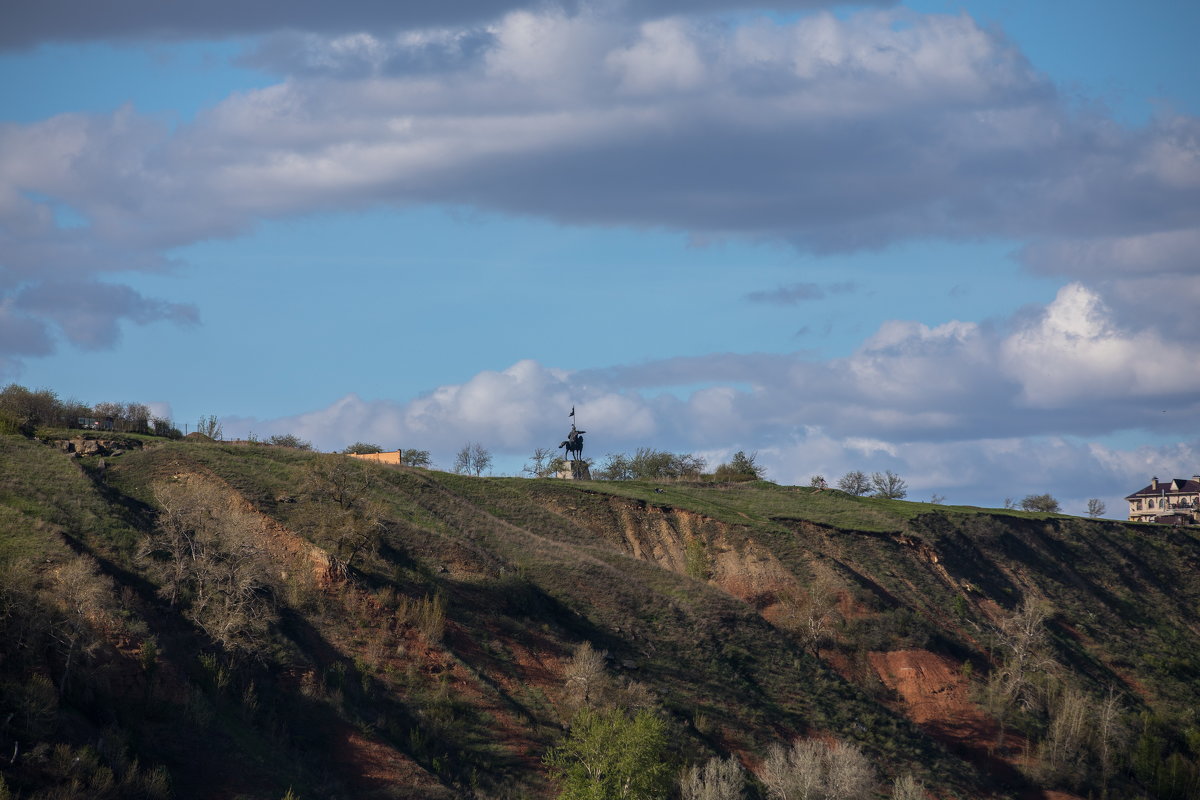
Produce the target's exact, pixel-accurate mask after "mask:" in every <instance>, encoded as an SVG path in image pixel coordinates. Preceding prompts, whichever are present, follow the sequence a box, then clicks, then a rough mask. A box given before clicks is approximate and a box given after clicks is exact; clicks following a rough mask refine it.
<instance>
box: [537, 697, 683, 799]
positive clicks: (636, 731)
mask: <svg viewBox="0 0 1200 800" xmlns="http://www.w3.org/2000/svg"><path fill="white" fill-rule="evenodd" d="M545 761H546V765H547V766H548V767H549V771H550V778H551V779H552V780H554V781H555V782H556V783H558V784H559V785H560V786H561V787H562V792H561V793H560V794H559V796H558V797H559V800H600V799H601V798H618V797H620V798H629V799H630V800H651V799H652V798H660V797H666V796H667V795H668V794H669V793H670V791H671V783H672V772H671V768H670V766H669V765H668V764H667V730H666V723H664V722H663V721H662V720H661V719H659V718H658V717H657V716H655V715H654V714H653V713H652V712H650V711H646V710H642V711H638V712H637V713H636V714H634V715H633V716H630V715H629V714H628V713H627V712H625V711H624V710H622V709H615V708H614V709H610V710H607V711H592V710H591V709H588V708H584V709H582V710H581V711H580V712H579V713H578V714H576V715H575V718H574V720H572V722H571V730H570V732H569V733H568V734H567V737H566V739H565V741H563V742H562V743H561V744H559V745H558V746H557V747H555V748H554V749H552V750H551V751H550V752H549V753H548V754H547V755H546V759H545Z"/></svg>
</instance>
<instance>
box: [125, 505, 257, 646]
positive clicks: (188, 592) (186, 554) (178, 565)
mask: <svg viewBox="0 0 1200 800" xmlns="http://www.w3.org/2000/svg"><path fill="white" fill-rule="evenodd" d="M155 496H156V499H157V500H158V502H159V505H160V508H161V512H160V514H159V518H158V522H157V525H156V529H155V533H154V534H153V535H152V536H151V537H150V539H149V540H148V541H147V542H146V543H145V544H144V545H143V547H142V548H141V552H140V553H139V555H140V556H141V558H142V559H144V560H145V561H147V562H148V564H149V568H150V569H151V571H152V572H158V574H159V576H160V579H162V580H163V584H164V585H163V588H162V590H161V593H162V594H163V596H164V597H167V598H169V599H170V600H171V602H172V603H178V604H179V605H182V606H184V608H185V612H184V613H185V615H186V616H187V617H188V618H189V619H190V620H192V622H194V623H195V624H196V625H197V626H198V627H199V628H200V629H201V630H203V631H204V632H205V633H206V634H208V636H209V637H210V638H211V639H212V640H213V641H215V642H217V643H219V644H220V645H222V646H223V647H225V648H226V649H227V650H229V651H231V652H239V653H243V654H248V655H254V654H256V653H258V652H259V648H261V647H262V646H263V642H264V641H265V639H266V634H267V631H268V629H269V626H270V624H271V622H272V621H273V620H274V618H275V612H274V603H273V599H272V591H271V582H270V578H269V576H268V572H267V569H266V566H265V560H266V559H265V554H264V553H263V551H262V549H261V547H260V545H259V542H258V539H257V537H256V536H255V535H254V534H253V533H252V532H251V531H249V530H246V529H245V528H244V527H243V525H242V524H241V523H240V521H239V519H238V518H237V515H236V514H234V513H233V510H232V508H231V506H230V504H229V500H228V498H227V497H226V496H225V495H224V494H223V493H222V492H221V491H220V490H219V489H217V488H215V487H212V486H209V485H205V484H195V483H191V482H176V483H167V484H164V485H162V486H160V487H158V489H157V490H156V492H155Z"/></svg>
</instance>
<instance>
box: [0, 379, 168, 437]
mask: <svg viewBox="0 0 1200 800" xmlns="http://www.w3.org/2000/svg"><path fill="white" fill-rule="evenodd" d="M80 419H96V420H109V421H111V424H112V428H113V430H115V431H120V432H122V433H144V434H150V435H157V436H172V437H177V436H179V435H182V434H180V433H179V431H178V429H176V428H175V427H174V426H173V425H172V424H171V421H170V420H166V419H162V418H160V417H156V416H154V414H153V413H152V412H151V411H150V407H149V406H147V405H146V404H145V403H115V402H106V403H96V404H95V405H88V404H86V403H83V402H81V401H79V400H76V399H73V398H72V399H67V400H62V399H60V398H59V396H58V395H57V394H56V393H55V392H53V391H51V390H49V389H36V390H34V389H28V388H26V387H24V386H20V385H19V384H16V383H10V384H9V385H8V386H5V387H4V389H3V390H0V433H19V434H23V435H25V436H32V435H33V432H34V430H36V429H37V428H42V427H46V428H76V427H79V420H80Z"/></svg>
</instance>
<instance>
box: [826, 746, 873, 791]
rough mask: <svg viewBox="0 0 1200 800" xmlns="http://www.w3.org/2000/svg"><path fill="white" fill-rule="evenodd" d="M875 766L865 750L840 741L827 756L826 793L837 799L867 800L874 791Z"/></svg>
mask: <svg viewBox="0 0 1200 800" xmlns="http://www.w3.org/2000/svg"><path fill="white" fill-rule="evenodd" d="M875 783H876V779H875V768H874V767H872V766H871V762H870V761H869V760H867V757H866V756H865V755H863V751H862V750H859V749H858V747H856V746H854V745H852V744H849V743H848V742H839V743H838V744H837V746H835V747H833V748H830V749H828V751H827V753H826V756H825V794H826V796H827V797H829V798H837V800H866V798H868V797H870V796H871V795H872V794H873V793H874V789H875Z"/></svg>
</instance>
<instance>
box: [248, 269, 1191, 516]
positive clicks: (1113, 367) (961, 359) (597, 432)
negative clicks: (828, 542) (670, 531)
mask: <svg viewBox="0 0 1200 800" xmlns="http://www.w3.org/2000/svg"><path fill="white" fill-rule="evenodd" d="M1154 337H1155V335H1154V334H1153V332H1150V331H1147V330H1129V329H1125V328H1122V327H1121V326H1119V325H1117V324H1115V323H1114V322H1113V320H1112V319H1111V317H1110V313H1109V310H1108V307H1107V306H1106V304H1105V303H1104V301H1103V298H1101V297H1099V296H1098V295H1096V294H1095V293H1094V292H1093V291H1091V290H1089V289H1087V288H1086V287H1084V286H1082V285H1080V284H1072V285H1069V286H1067V287H1064V288H1063V289H1062V291H1060V292H1059V294H1058V296H1057V297H1056V298H1055V299H1054V300H1053V301H1052V302H1051V303H1049V304H1047V305H1046V306H1045V307H1043V308H1039V309H1027V310H1025V311H1023V312H1022V313H1020V314H1018V315H1016V316H1014V317H1013V318H1012V319H1010V320H1005V321H999V322H997V323H996V324H993V325H979V324H975V323H966V322H960V321H950V322H946V323H944V324H941V325H936V326H927V325H924V324H921V323H916V322H907V321H892V322H888V323H886V324H884V325H882V326H881V327H880V328H879V330H877V331H876V333H875V334H874V335H873V336H871V337H870V338H869V339H867V340H866V341H865V342H864V343H863V344H862V346H861V347H860V348H859V349H858V350H857V351H856V352H854V353H853V354H851V355H850V356H847V357H846V358H843V359H835V360H830V361H819V360H816V359H813V358H812V357H810V356H808V355H806V354H803V353H793V354H749V355H741V354H714V355H710V356H701V357H691V358H673V359H666V360H662V361H656V362H650V363H645V364H635V365H621V366H613V367H609V368H606V369H596V370H579V371H573V372H571V371H565V370H559V369H553V368H550V367H546V366H544V365H541V364H538V363H536V362H534V361H521V362H518V363H516V364H514V365H513V366H512V367H510V368H508V369H506V370H503V371H499V372H492V371H487V372H482V373H480V374H478V375H476V376H474V377H472V378H471V379H470V380H468V381H466V382H464V383H461V384H454V385H447V386H442V387H439V388H437V389H436V390H434V391H433V392H430V393H429V394H427V395H424V396H422V397H419V398H416V399H414V400H412V401H409V402H406V403H397V402H383V401H377V402H367V401H364V400H362V399H361V398H358V397H356V396H348V397H346V398H343V399H342V400H340V401H338V402H337V403H335V404H333V405H332V406H330V407H329V408H326V409H321V410H317V411H314V412H312V413H309V414H304V415H300V416H296V417H291V418H287V419H283V420H273V421H266V422H262V421H256V422H255V423H254V424H253V428H254V430H256V431H259V430H261V429H262V428H263V426H264V425H265V426H266V427H267V428H268V429H270V430H271V431H273V432H293V433H298V434H300V435H302V436H303V437H304V438H308V439H311V440H312V441H314V442H318V443H321V444H322V446H325V447H331V448H334V447H342V446H345V443H348V442H351V441H356V440H359V439H366V440H369V441H376V442H378V443H381V444H385V446H403V447H419V448H422V449H430V450H432V451H434V453H435V454H438V456H439V458H440V461H439V463H443V464H446V463H449V459H450V457H451V456H452V454H453V452H454V451H455V450H457V449H458V448H459V447H461V446H462V444H463V443H464V442H466V441H468V440H471V441H480V442H483V443H485V444H486V445H487V446H489V447H491V448H493V449H494V450H495V451H496V452H497V453H498V454H501V455H508V456H511V457H522V456H527V455H528V454H529V453H532V452H533V449H534V448H536V447H553V446H554V445H555V444H557V443H558V442H559V441H560V440H561V439H562V436H563V435H564V434H565V432H566V429H567V426H568V423H569V420H568V419H567V417H566V412H567V410H568V409H570V408H572V407H574V408H575V409H576V411H577V416H576V418H575V419H576V420H577V421H578V422H579V424H580V426H581V427H582V428H584V429H585V430H587V431H588V432H589V437H588V455H590V456H591V457H593V458H596V457H601V456H602V455H603V454H605V453H608V452H630V451H632V450H634V449H636V448H638V447H647V446H649V447H657V448H662V449H667V450H672V451H676V452H678V451H687V452H696V453H700V454H703V455H705V456H706V457H707V458H708V459H709V461H710V464H712V465H714V466H715V464H717V463H720V461H721V460H723V459H727V458H728V457H729V456H730V455H731V454H732V453H733V452H734V451H736V450H739V449H742V450H747V451H757V452H758V453H759V457H760V463H762V464H764V465H765V466H766V467H767V468H768V470H769V471H770V475H771V477H772V478H773V479H775V480H777V481H780V482H785V483H797V482H800V483H803V482H807V480H808V479H809V477H810V476H811V475H813V474H824V475H825V476H826V477H827V478H829V479H835V478H836V477H838V476H840V475H842V474H844V473H845V472H847V471H849V470H851V469H863V470H866V471H868V472H871V471H882V470H885V469H891V470H894V471H896V472H899V473H900V474H902V475H903V476H904V477H905V478H906V480H907V481H908V482H909V486H910V489H911V491H912V497H913V499H928V497H929V496H930V494H932V493H934V492H936V493H938V494H943V495H946V496H947V497H948V498H950V501H951V502H965V503H975V504H979V503H982V504H989V505H993V506H996V505H1000V504H1001V503H1002V502H1003V500H1004V497H1002V496H995V493H996V492H998V491H1003V492H1005V493H1007V494H1009V495H1012V496H1014V499H1020V497H1022V496H1024V494H1036V493H1041V492H1046V491H1049V492H1052V493H1055V494H1056V495H1057V496H1059V499H1060V500H1063V501H1064V503H1068V502H1070V503H1076V504H1077V505H1078V508H1074V510H1075V511H1078V512H1079V513H1082V512H1083V510H1084V504H1085V503H1086V500H1087V499H1088V498H1091V497H1100V498H1102V499H1104V500H1105V502H1106V503H1108V504H1109V507H1110V510H1112V511H1113V512H1114V513H1117V512H1119V510H1120V508H1121V506H1120V497H1122V496H1123V495H1124V494H1126V493H1128V492H1130V491H1133V490H1134V489H1135V488H1137V486H1134V485H1132V484H1137V483H1138V481H1141V480H1143V479H1144V478H1146V477H1148V475H1149V474H1151V473H1156V472H1161V473H1164V474H1165V473H1166V472H1168V471H1170V470H1175V471H1176V472H1179V473H1180V474H1183V473H1186V474H1189V475H1190V474H1192V471H1194V470H1195V469H1196V465H1197V464H1198V463H1200V462H1197V461H1196V458H1197V457H1198V456H1200V441H1197V440H1195V435H1196V425H1195V421H1196V419H1200V371H1197V370H1194V369H1192V370H1187V369H1177V367H1180V366H1181V365H1180V364H1178V363H1176V361H1174V359H1175V358H1176V357H1177V356H1180V357H1184V356H1185V353H1184V349H1183V348H1179V349H1178V351H1177V350H1176V349H1175V348H1174V347H1173V346H1172V345H1171V344H1170V343H1166V342H1162V341H1158V340H1157V339H1155V338H1154ZM1146 353H1149V354H1152V355H1153V356H1154V358H1153V359H1148V358H1147V359H1142V355H1143V354H1146ZM1140 360H1146V361H1148V362H1149V361H1153V362H1154V363H1155V364H1157V365H1158V366H1156V367H1154V368H1150V367H1146V366H1143V365H1142V364H1140V363H1139V361H1140ZM1182 366H1186V365H1182ZM1085 410H1086V413H1085ZM1164 410H1165V411H1166V412H1167V413H1164ZM1138 429H1141V430H1149V431H1157V432H1158V433H1159V434H1164V435H1178V436H1180V437H1181V442H1180V443H1179V444H1177V445H1171V446H1155V447H1143V448H1138V449H1120V448H1116V447H1111V446H1107V445H1103V444H1098V443H1097V438H1103V437H1108V436H1111V435H1114V434H1119V433H1121V432H1127V431H1133V430H1138ZM1189 442H1190V443H1189ZM435 460H437V459H435ZM1143 473H1145V474H1143ZM1131 482H1132V483H1131ZM1138 485H1140V484H1138ZM996 487H1003V488H1002V489H997V488H996ZM1072 508H1073V507H1070V506H1068V510H1072Z"/></svg>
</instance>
